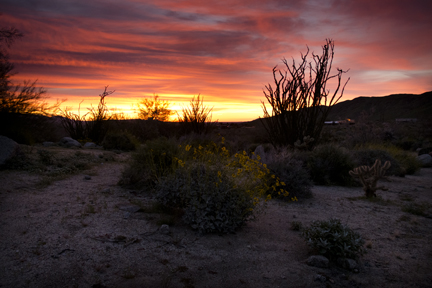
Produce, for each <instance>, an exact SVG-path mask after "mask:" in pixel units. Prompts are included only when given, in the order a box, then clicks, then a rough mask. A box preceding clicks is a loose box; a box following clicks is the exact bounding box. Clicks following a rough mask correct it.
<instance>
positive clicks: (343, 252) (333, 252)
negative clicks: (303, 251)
mask: <svg viewBox="0 0 432 288" xmlns="http://www.w3.org/2000/svg"><path fill="white" fill-rule="evenodd" d="M302 235H303V237H304V238H305V240H306V241H307V243H308V245H309V246H310V247H311V248H312V249H313V250H314V251H316V252H317V253H319V254H320V255H323V256H325V257H327V258H329V259H330V260H337V259H338V258H351V259H355V258H357V257H358V255H361V254H362V253H363V245H364V243H365V242H364V240H363V238H362V237H361V236H360V234H358V233H356V232H354V231H353V230H351V229H350V228H348V227H347V226H345V225H343V224H342V223H341V222H340V220H339V219H330V220H328V221H314V222H312V224H311V225H310V226H309V227H306V228H304V229H303V231H302Z"/></svg>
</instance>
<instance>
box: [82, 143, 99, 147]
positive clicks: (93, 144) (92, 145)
mask: <svg viewBox="0 0 432 288" xmlns="http://www.w3.org/2000/svg"><path fill="white" fill-rule="evenodd" d="M83 147H84V148H97V145H96V144H95V143H93V142H86V143H85V144H84V146H83Z"/></svg>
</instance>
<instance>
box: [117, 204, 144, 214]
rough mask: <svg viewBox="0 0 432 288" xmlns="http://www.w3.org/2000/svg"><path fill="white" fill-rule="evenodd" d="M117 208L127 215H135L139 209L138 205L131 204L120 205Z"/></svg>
mask: <svg viewBox="0 0 432 288" xmlns="http://www.w3.org/2000/svg"><path fill="white" fill-rule="evenodd" d="M117 207H118V209H120V210H122V211H127V212H129V213H135V212H138V210H140V209H141V208H140V207H139V206H138V205H133V204H122V205H119V206H117Z"/></svg>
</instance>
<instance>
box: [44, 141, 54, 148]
mask: <svg viewBox="0 0 432 288" xmlns="http://www.w3.org/2000/svg"><path fill="white" fill-rule="evenodd" d="M54 145H55V143H54V142H49V141H45V142H43V143H42V146H44V147H51V146H54Z"/></svg>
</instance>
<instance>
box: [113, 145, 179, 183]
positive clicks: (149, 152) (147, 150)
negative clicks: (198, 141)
mask: <svg viewBox="0 0 432 288" xmlns="http://www.w3.org/2000/svg"><path fill="white" fill-rule="evenodd" d="M178 153H179V147H178V145H177V143H176V142H175V141H174V140H173V139H168V138H165V137H161V138H158V139H155V140H151V141H147V142H146V144H145V145H144V146H143V147H141V148H139V149H138V150H137V151H136V152H135V153H134V154H133V156H132V159H131V161H130V163H129V164H128V166H127V167H126V168H125V170H124V171H123V172H122V177H121V180H120V182H119V183H120V184H122V185H127V186H134V187H140V188H144V187H147V188H153V187H154V185H155V184H156V183H157V182H158V179H159V178H160V177H162V176H165V175H168V174H169V173H172V172H173V171H174V169H175V167H176V165H177V162H176V161H175V158H176V157H177V156H178Z"/></svg>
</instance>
